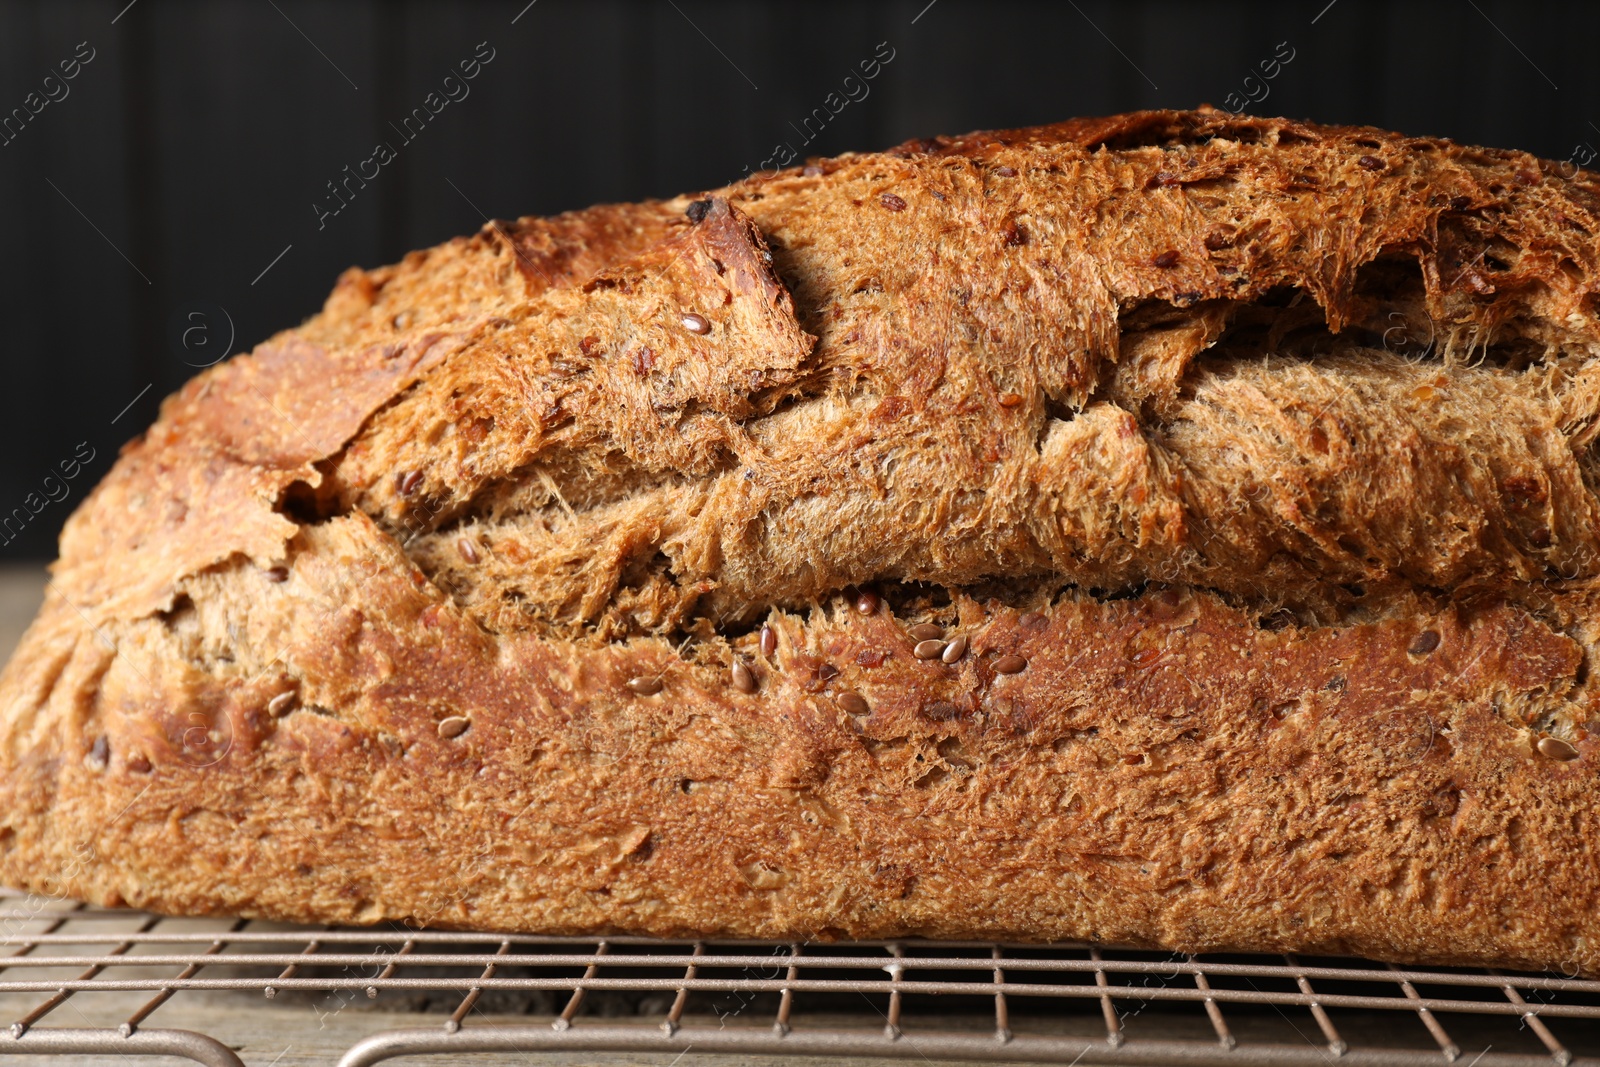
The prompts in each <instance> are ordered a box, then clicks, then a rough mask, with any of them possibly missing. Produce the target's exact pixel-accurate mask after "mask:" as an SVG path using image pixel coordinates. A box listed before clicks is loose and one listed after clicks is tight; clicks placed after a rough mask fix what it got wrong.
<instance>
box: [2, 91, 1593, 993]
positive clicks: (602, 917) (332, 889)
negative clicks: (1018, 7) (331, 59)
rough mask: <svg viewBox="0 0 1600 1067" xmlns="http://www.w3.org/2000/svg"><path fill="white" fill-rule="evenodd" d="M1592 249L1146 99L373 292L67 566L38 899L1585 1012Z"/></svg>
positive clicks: (628, 217)
mask: <svg viewBox="0 0 1600 1067" xmlns="http://www.w3.org/2000/svg"><path fill="white" fill-rule="evenodd" d="M1597 226H1600V181H1597V180H1596V178H1595V177H1594V176H1593V175H1590V174H1587V173H1584V172H1580V173H1579V174H1577V175H1576V176H1572V177H1567V176H1564V175H1562V174H1561V173H1560V170H1559V168H1558V167H1557V166H1556V165H1554V164H1550V163H1547V162H1542V161H1539V160H1537V159H1534V158H1533V157H1530V156H1526V155H1524V154H1521V153H1515V152H1505V151H1496V150H1488V149H1477V148H1466V147H1462V146H1457V145H1453V144H1450V143H1449V142H1443V141H1437V140H1429V139H1418V138H1404V137H1401V136H1399V135H1396V134H1390V133H1386V132H1383V131H1376V130H1370V129H1365V128H1331V127H1320V126H1313V125H1309V124H1304V123H1296V122H1291V121H1287V120H1281V119H1279V120H1268V119H1252V118H1239V117H1233V116H1228V115H1225V114H1223V113H1220V112H1214V111H1208V110H1202V111H1199V112H1144V113H1139V114H1135V115H1126V116H1116V117H1113V118H1108V119H1100V120H1077V121H1074V122H1070V123H1064V124H1060V125H1057V126H1052V127H1041V128H1036V129H1031V130H1021V131H1005V132H999V133H984V134H972V135H968V136H966V137H962V138H941V139H937V140H934V141H927V142H915V143H912V144H908V145H905V146H901V147H900V148H898V149H894V150H891V151H889V152H885V153H876V154H867V155H849V156H844V157H840V158H838V159H833V160H824V161H816V162H814V163H812V164H808V165H807V166H806V167H804V168H795V169H793V170H790V171H785V172H781V173H777V174H769V175H760V176H757V177H754V178H751V179H749V180H747V181H745V182H741V183H738V184H736V185H734V186H730V187H728V188H726V189H723V190H717V191H715V192H712V193H710V194H707V195H705V196H704V197H683V198H679V199H677V200H674V201H667V202H661V203H647V204H641V205H624V206H613V207H601V208H595V209H591V210H590V211H588V212H575V213H571V214H569V215H565V216H557V217H556V218H554V219H549V220H531V219H527V220H520V221H519V222H516V223H495V224H491V225H490V226H488V227H486V228H485V230H484V231H483V232H481V233H480V234H478V235H477V236H475V237H473V238H467V239H461V240H458V241H455V242H452V243H450V244H449V245H446V246H442V247H441V248H439V249H434V250H431V251H429V252H426V253H414V254H413V255H412V256H410V257H407V260H406V261H405V262H403V263H402V264H400V265H398V266H396V267H391V268H381V269H379V270H376V271H370V272H360V271H352V272H348V273H347V274H346V275H345V276H344V277H343V278H341V280H340V282H339V284H338V286H337V287H336V288H335V290H334V293H333V294H332V296H330V298H329V302H328V304H327V306H326V307H325V309H324V311H323V313H322V314H321V315H319V316H318V317H316V318H314V319H313V320H311V321H310V322H308V323H307V324H305V325H304V326H302V327H301V328H299V329H298V330H295V331H289V332H288V333H285V334H281V335H279V336H278V337H275V338H273V339H272V340H270V341H268V342H266V343H265V344H263V345H262V346H260V347H258V348H257V350H256V351H255V352H254V353H252V354H250V355H248V356H244V357H240V358H237V359H234V360H231V361H229V362H228V363H226V364H223V365H221V366H219V367H217V368H213V369H211V370H208V371H207V372H205V373H204V374H202V375H201V376H200V377H198V378H196V379H195V380H194V381H192V382H190V383H189V384H188V385H186V386H185V387H184V388H183V389H182V390H181V391H180V392H179V393H178V394H176V395H175V396H173V397H171V398H169V399H168V400H167V402H166V403H165V404H164V405H163V409H162V414H161V417H160V419H159V420H158V421H157V423H156V425H155V426H153V427H152V428H151V429H150V430H149V431H147V432H146V433H145V434H144V435H142V436H141V437H140V438H139V439H137V440H135V441H134V442H132V443H130V445H129V446H127V447H126V448H125V449H124V451H123V454H122V456H121V458H120V459H119V461H118V464H117V466H116V467H115V469H114V470H113V471H112V473H111V474H110V475H108V476H107V479H106V480H105V482H103V483H102V485H101V486H100V487H99V488H98V489H97V490H96V491H95V493H94V494H93V495H92V496H91V497H90V498H89V499H88V500H87V501H86V502H85V503H84V505H83V506H82V507H81V508H80V509H79V511H78V512H77V513H76V514H75V515H74V516H73V518H72V519H71V520H70V522H69V524H68V528H67V530H66V531H65V533H64V534H63V538H62V551H61V560H60V561H59V562H58V563H57V564H56V566H55V568H54V578H53V582H52V586H51V590H50V593H49V595H48V597H47V601H46V604H45V606H44V608H43V609H42V611H41V613H40V617H39V619H38V620H37V621H36V622H35V624H34V626H33V628H32V629H31V630H30V631H29V633H28V635H27V637H26V638H25V639H24V642H23V644H22V646H21V648H20V649H19V650H18V652H17V654H16V655H15V656H14V658H13V660H12V662H11V664H10V665H9V667H8V668H7V669H6V672H5V674H4V675H3V676H0V879H3V880H4V881H6V882H8V883H11V884H15V885H20V886H23V887H26V888H31V889H34V890H39V891H46V892H62V893H66V894H69V895H72V896H75V897H78V898H81V899H88V900H93V901H97V902H100V903H112V904H115V903H129V904H134V905H137V906H140V907H147V908H153V909H156V910H160V911H168V912H174V913H207V914H209V913H227V914H239V915H254V916H262V917H270V918H278V919H289V920H299V921H315V922H334V921H338V922H347V921H348V922H376V921H382V920H402V921H410V922H416V923H425V924H433V925H440V926H454V927H475V928H493V929H506V930H534V931H546V932H560V933H580V932H582V933H590V932H603V931H605V932H616V931H628V932H643V933H649V934H658V935H674V936H677V935H685V936H687V935H693V936H704V935H714V934H722V935H743V936H753V937H763V938H782V939H802V940H803V939H807V938H830V937H888V936H903V935H912V934H924V935H929V936H939V937H961V938H967V937H973V938H1005V939H1015V940H1055V939H1073V938H1087V939H1091V940H1096V941H1102V942H1107V943H1120V944H1136V945H1146V946H1154V947H1163V948H1170V949H1174V950H1181V951H1205V950H1216V949H1223V948H1239V949H1255V950H1271V951H1302V952H1314V951H1329V952H1352V953H1359V954H1363V955H1368V956H1373V957H1376V958H1380V959H1393V960H1399V961H1433V962H1472V963H1496V964H1501V965H1508V966H1520V967H1551V966H1555V967H1564V968H1566V969H1568V970H1577V971H1582V972H1587V973H1597V972H1600V919H1597V918H1596V916H1597V915H1600V908H1597V906H1596V905H1597V901H1596V899H1595V894H1596V888H1595V887H1596V886H1597V885H1600V879H1597V878H1596V877H1595V876H1596V874H1597V873H1600V870H1597V861H1596V852H1595V846H1594V845H1593V842H1594V840H1596V833H1595V831H1596V829H1597V828H1600V827H1597V825H1596V823H1597V821H1600V806H1597V804H1596V802H1595V800H1594V796H1595V789H1594V785H1595V782H1594V774H1595V771H1594V768H1595V767H1596V765H1597V761H1600V748H1597V747H1596V744H1595V742H1594V740H1593V739H1592V737H1591V733H1590V731H1591V730H1592V727H1591V726H1590V723H1591V722H1592V721H1593V719H1594V718H1595V711H1594V709H1595V696H1594V693H1593V692H1592V690H1591V687H1590V685H1589V681H1588V679H1589V676H1590V670H1589V668H1590V665H1591V662H1592V656H1593V649H1594V647H1595V641H1596V630H1597V620H1600V611H1597V604H1596V596H1597V595H1600V594H1597V592H1596V579H1597V577H1600V574H1597V566H1600V524H1597V521H1596V519H1597V517H1600V516H1597V513H1596V502H1595V499H1594V496H1593V491H1592V489H1591V486H1592V485H1593V484H1594V475H1595V472H1594V466H1593V458H1592V456H1591V455H1590V452H1589V449H1590V446H1591V444H1592V438H1593V430H1594V427H1595V425H1596V415H1597V413H1600V372H1597V371H1596V369H1595V368H1596V367H1597V366H1600V364H1596V363H1595V362H1594V360H1595V357H1596V356H1597V355H1600V319H1597V308H1600V298H1597V291H1600V289H1597V285H1600V283H1597V280H1596V279H1597V278H1600V273H1597V271H1600V262H1597V260H1600V249H1597V246H1596V240H1595V237H1594V235H1595V233H1596V232H1597V230H1596V227H1597ZM863 593H864V594H865V595H862V594H863ZM917 627H932V628H933V629H931V630H928V631H925V632H917V633H914V632H913V631H914V630H915V629H916V628H917ZM935 634H936V636H934V635H935ZM736 665H739V666H740V667H742V669H743V671H744V674H743V675H737V674H736V672H735V671H734V668H735V666H736Z"/></svg>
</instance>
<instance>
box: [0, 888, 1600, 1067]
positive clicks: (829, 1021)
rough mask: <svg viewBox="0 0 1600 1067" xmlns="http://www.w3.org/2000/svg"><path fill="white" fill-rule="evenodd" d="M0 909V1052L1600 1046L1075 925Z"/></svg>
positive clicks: (1442, 1003)
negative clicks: (790, 936) (695, 932)
mask: <svg viewBox="0 0 1600 1067" xmlns="http://www.w3.org/2000/svg"><path fill="white" fill-rule="evenodd" d="M0 931H3V933H0V1011H4V1012H7V1013H9V1015H10V1026H9V1029H4V1030H0V1062H4V1061H5V1060H6V1059H7V1058H9V1057H10V1056H15V1055H34V1056H43V1057H44V1058H43V1059H42V1060H37V1061H33V1062H45V1063H49V1062H52V1060H51V1056H62V1057H70V1056H73V1055H76V1056H80V1057H100V1058H104V1057H106V1056H109V1055H112V1054H117V1055H124V1056H176V1057H183V1058H187V1059H189V1060H191V1061H194V1062H198V1063H203V1064H209V1065H214V1067H241V1065H242V1064H244V1063H246V1062H247V1057H249V1059H248V1062H251V1063H260V1064H263V1065H265V1064H267V1063H268V1061H269V1060H273V1056H272V1051H273V1050H272V1049H271V1048H270V1047H269V1046H267V1045H262V1044H260V1043H259V1042H258V1043H257V1044H256V1045H250V1044H249V1042H241V1041H240V1040H239V1039H238V1037H237V1036H236V1035H230V1033H229V1028H230V1026H233V1025H236V1024H237V1023H238V1022H239V1020H241V1019H247V1018H254V1019H255V1023H254V1024H253V1025H254V1026H255V1028H256V1031H257V1032H259V1031H260V1029H261V1026H262V1024H261V1019H262V1018H263V1017H264V1018H265V1019H266V1020H267V1021H268V1023H269V1024H270V1026H269V1027H268V1028H269V1030H270V1031H271V1032H273V1033H274V1035H275V1036H276V1037H277V1038H284V1039H287V1038H294V1037H295V1035H296V1031H297V1030H302V1031H307V1032H310V1031H313V1030H315V1031H326V1030H327V1029H328V1026H327V1024H328V1020H329V1017H330V1015H331V1014H338V1015H339V1016H340V1019H341V1025H340V1027H339V1028H336V1029H337V1032H338V1033H342V1034H343V1035H344V1039H347V1043H345V1044H339V1045H336V1046H334V1047H331V1048H329V1047H326V1046H324V1049H323V1051H324V1053H325V1056H326V1058H325V1059H316V1060H307V1059H305V1058H304V1052H302V1056H301V1058H299V1059H296V1060H293V1061H292V1062H327V1063H334V1062H337V1063H338V1064H339V1065H340V1067H358V1065H366V1064H375V1063H379V1062H382V1061H384V1060H387V1059H390V1058H393V1057H398V1056H406V1057H415V1056H426V1055H429V1054H446V1055H452V1054H453V1055H460V1054H465V1053H478V1052H485V1053H487V1052H502V1053H512V1052H514V1053H518V1054H520V1055H521V1056H523V1057H528V1056H529V1055H530V1054H536V1053H540V1052H550V1053H560V1052H565V1053H569V1054H570V1053H572V1052H575V1051H585V1052H603V1051H613V1052H631V1053H636V1054H642V1053H680V1054H681V1053H683V1052H685V1051H689V1050H692V1051H693V1052H694V1053H696V1054H697V1055H710V1054H715V1053H735V1054H739V1055H740V1056H742V1057H744V1058H748V1057H750V1056H752V1055H769V1056H774V1057H818V1056H825V1057H829V1058H831V1059H833V1060H839V1059H843V1058H847V1057H884V1058H898V1059H914V1060H919V1061H922V1062H924V1063H935V1062H963V1061H967V1062H970V1061H986V1062H1013V1063H1022V1062H1034V1063H1042V1062H1059V1063H1068V1064H1078V1063H1082V1064H1091V1063H1093V1064H1184V1065H1195V1067H1207V1065H1217V1067H1224V1065H1230V1064H1240V1065H1250V1067H1267V1065H1276V1064H1282V1065H1286V1067H1287V1065H1303V1064H1319V1065H1328V1064H1338V1065H1349V1067H1420V1065H1433V1067H1441V1065H1448V1064H1452V1063H1457V1062H1459V1063H1460V1065H1461V1067H1533V1065H1539V1067H1550V1065H1552V1064H1554V1065H1556V1067H1566V1065H1569V1064H1576V1065H1595V1067H1600V1058H1596V1057H1597V1054H1600V982H1595V981H1587V980H1583V979H1577V978H1571V977H1563V976H1560V975H1553V974H1542V975H1536V974H1521V973H1516V974H1512V973H1499V972H1495V971H1490V970H1482V969H1468V968H1428V969H1422V968H1396V967H1392V966H1387V965H1384V964H1378V963H1372V962H1369V961H1362V960H1352V959H1328V958H1317V959H1311V958H1304V959H1302V958H1296V957H1293V956H1264V955H1257V956H1245V955H1228V956H1205V957H1192V956H1169V955H1163V954H1159V953H1150V952H1138V951H1132V950H1116V949H1111V948H1106V947H1100V946H1095V945H1088V944H1057V945H1051V946H1047V947H1041V946H1036V945H1035V946H1028V945H1006V944H989V943H978V942H931V941H916V940H907V941H888V942H880V941H874V942H851V943H845V944H839V943H831V944H823V943H792V944H789V943H786V944H772V943H754V942H744V941H710V940H708V941H691V942H675V941H660V940H650V939H644V938H630V937H612V938H605V939H594V938H588V939H583V938H560V937H531V936H521V935H515V936H513V935H494V934H477V933H473V934H463V933H450V932H439V931H428V930H412V929H406V928H404V927H394V928H362V929H332V928H328V929H324V928H306V927H287V926H282V925H273V924H267V923H259V922H245V921H219V920H192V919H181V920H180V919H164V918H160V917H157V916H153V915H148V914H145V913H141V912H134V911H126V910H115V909H99V908H89V907H84V906H82V905H76V904H71V903H68V902H63V901H54V900H47V899H43V898H39V897H25V896H20V895H15V894H7V893H5V892H4V891H0ZM93 1000H98V1001H101V1002H103V1003H101V1004H100V1005H99V1006H98V1007H96V1006H91V1005H90V1003H89V1002H90V1001H93ZM385 1000H387V1001H389V1002H390V1003H389V1004H388V1005H387V1006H386V1007H382V1006H380V1005H382V1004H383V1002H384V1001H385ZM180 1008H182V1009H183V1010H180ZM308 1008H309V1009H310V1011H308V1010H307V1009H308ZM346 1009H349V1010H348V1011H347V1010H346ZM312 1012H314V1013H315V1014H312ZM263 1013H266V1014H265V1015H263ZM158 1015H159V1016H160V1018H155V1017H156V1016H158ZM173 1019H176V1020H178V1021H180V1022H193V1023H196V1025H182V1026H174V1025H170V1024H169V1022H168V1020H173ZM72 1023H75V1024H77V1025H64V1024H72ZM313 1023H315V1024H316V1025H315V1026H313ZM4 1024H5V1023H4V1021H0V1026H4ZM350 1038H354V1039H353V1040H348V1039H350ZM312 1044H314V1042H313V1043H312ZM304 1047H306V1046H305V1044H304V1043H303V1044H302V1049H304ZM286 1051H288V1050H287V1049H285V1052H286ZM282 1055H283V1053H279V1057H280V1058H281V1056H282ZM84 1062H89V1061H87V1060H86V1061H84ZM274 1062H276V1061H274ZM452 1062H453V1061H452ZM519 1062H523V1061H519Z"/></svg>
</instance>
